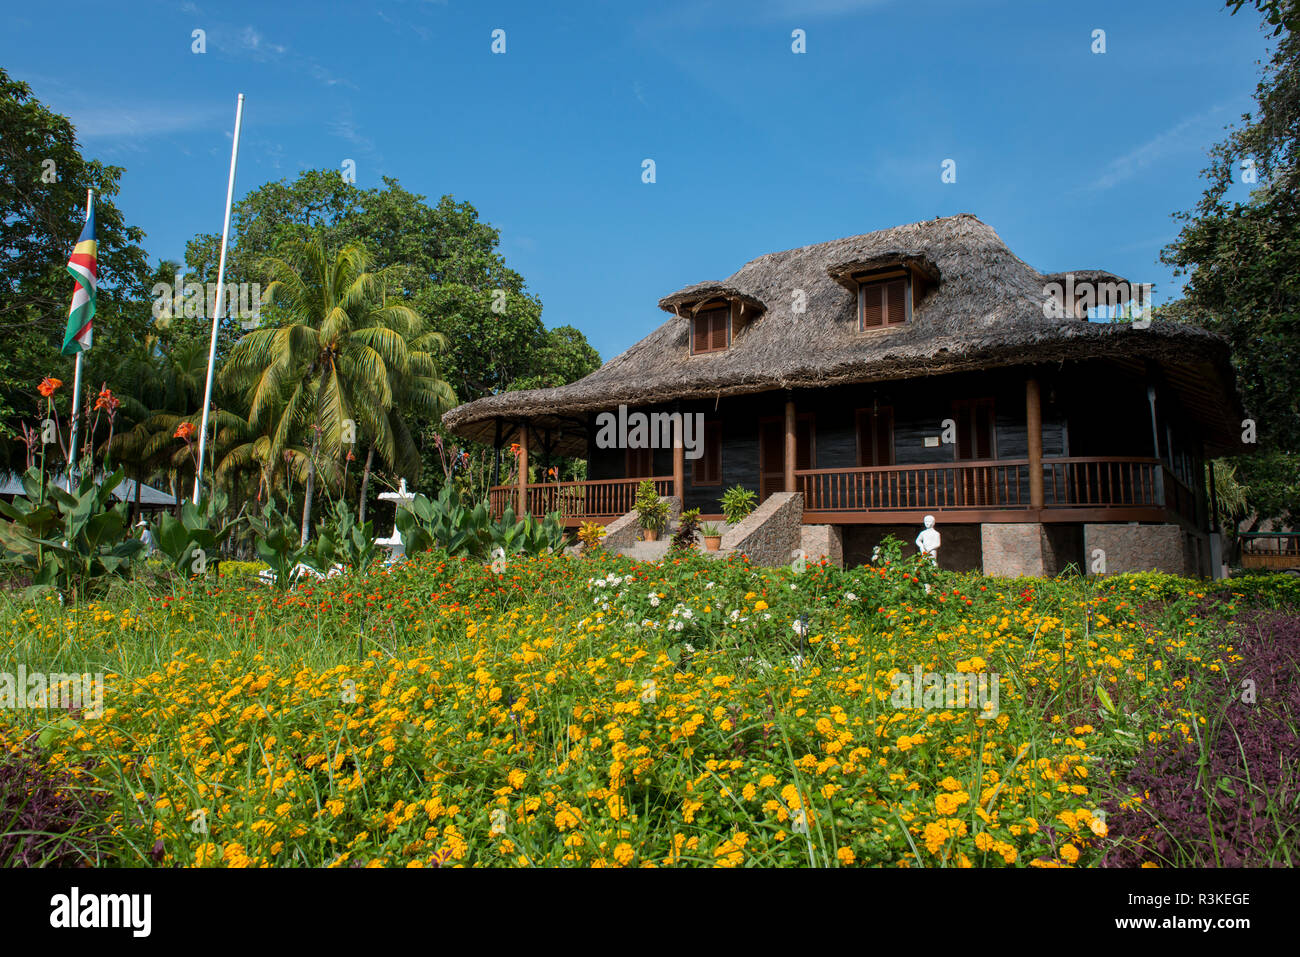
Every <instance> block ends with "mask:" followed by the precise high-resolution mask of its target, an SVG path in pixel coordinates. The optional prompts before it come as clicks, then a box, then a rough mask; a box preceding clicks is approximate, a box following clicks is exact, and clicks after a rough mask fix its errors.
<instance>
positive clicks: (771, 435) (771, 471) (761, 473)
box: [758, 412, 817, 502]
mask: <svg viewBox="0 0 1300 957" xmlns="http://www.w3.org/2000/svg"><path fill="white" fill-rule="evenodd" d="M816 460H817V435H816V427H815V423H814V418H813V414H812V413H811V412H805V413H803V414H802V415H800V416H798V417H797V418H796V419H795V455H794V467H795V470H796V471H798V470H801V469H810V468H812V467H813V465H812V464H813V462H815V461H816ZM782 491H787V489H786V488H785V419H784V418H779V419H777V418H773V419H761V420H759V423H758V500H759V501H760V502H763V501H766V499H767V497H768V496H769V495H771V494H772V493H773V492H782ZM789 491H793V489H790V490H789Z"/></svg>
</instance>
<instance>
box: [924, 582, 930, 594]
mask: <svg viewBox="0 0 1300 957" xmlns="http://www.w3.org/2000/svg"><path fill="white" fill-rule="evenodd" d="M925 593H926V594H927V595H928V594H930V583H929V582H926V583H925Z"/></svg>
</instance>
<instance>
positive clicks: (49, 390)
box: [36, 376, 63, 399]
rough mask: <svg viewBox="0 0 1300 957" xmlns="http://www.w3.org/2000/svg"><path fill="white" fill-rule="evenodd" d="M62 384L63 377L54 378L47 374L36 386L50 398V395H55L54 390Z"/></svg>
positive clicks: (42, 393)
mask: <svg viewBox="0 0 1300 957" xmlns="http://www.w3.org/2000/svg"><path fill="white" fill-rule="evenodd" d="M61 385H63V380H62V379H53V378H50V377H49V376H46V377H45V378H44V379H42V380H41V384H40V385H38V386H37V387H36V390H37V391H38V392H40V394H41V395H43V396H45V398H47V399H48V398H49V397H50V396H52V395H54V391H55V390H56V389H58V387H59V386H61Z"/></svg>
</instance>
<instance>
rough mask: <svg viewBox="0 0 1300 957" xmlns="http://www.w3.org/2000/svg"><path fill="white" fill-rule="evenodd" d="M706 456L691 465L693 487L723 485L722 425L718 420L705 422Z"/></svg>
mask: <svg viewBox="0 0 1300 957" xmlns="http://www.w3.org/2000/svg"><path fill="white" fill-rule="evenodd" d="M702 441H703V443H704V454H703V455H701V456H700V457H699V458H698V459H695V461H694V462H693V463H692V464H691V484H692V485H721V484H722V423H721V422H720V421H719V420H717V419H706V420H705V422H704V437H703V439H702Z"/></svg>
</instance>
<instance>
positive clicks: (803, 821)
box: [790, 808, 808, 834]
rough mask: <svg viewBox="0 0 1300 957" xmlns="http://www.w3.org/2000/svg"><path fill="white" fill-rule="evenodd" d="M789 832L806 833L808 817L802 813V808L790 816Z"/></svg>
mask: <svg viewBox="0 0 1300 957" xmlns="http://www.w3.org/2000/svg"><path fill="white" fill-rule="evenodd" d="M790 830H792V831H794V832H795V833H796V834H807V833H808V815H807V814H805V813H804V809H803V808H799V810H797V811H795V812H794V813H793V814H791V815H790Z"/></svg>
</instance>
